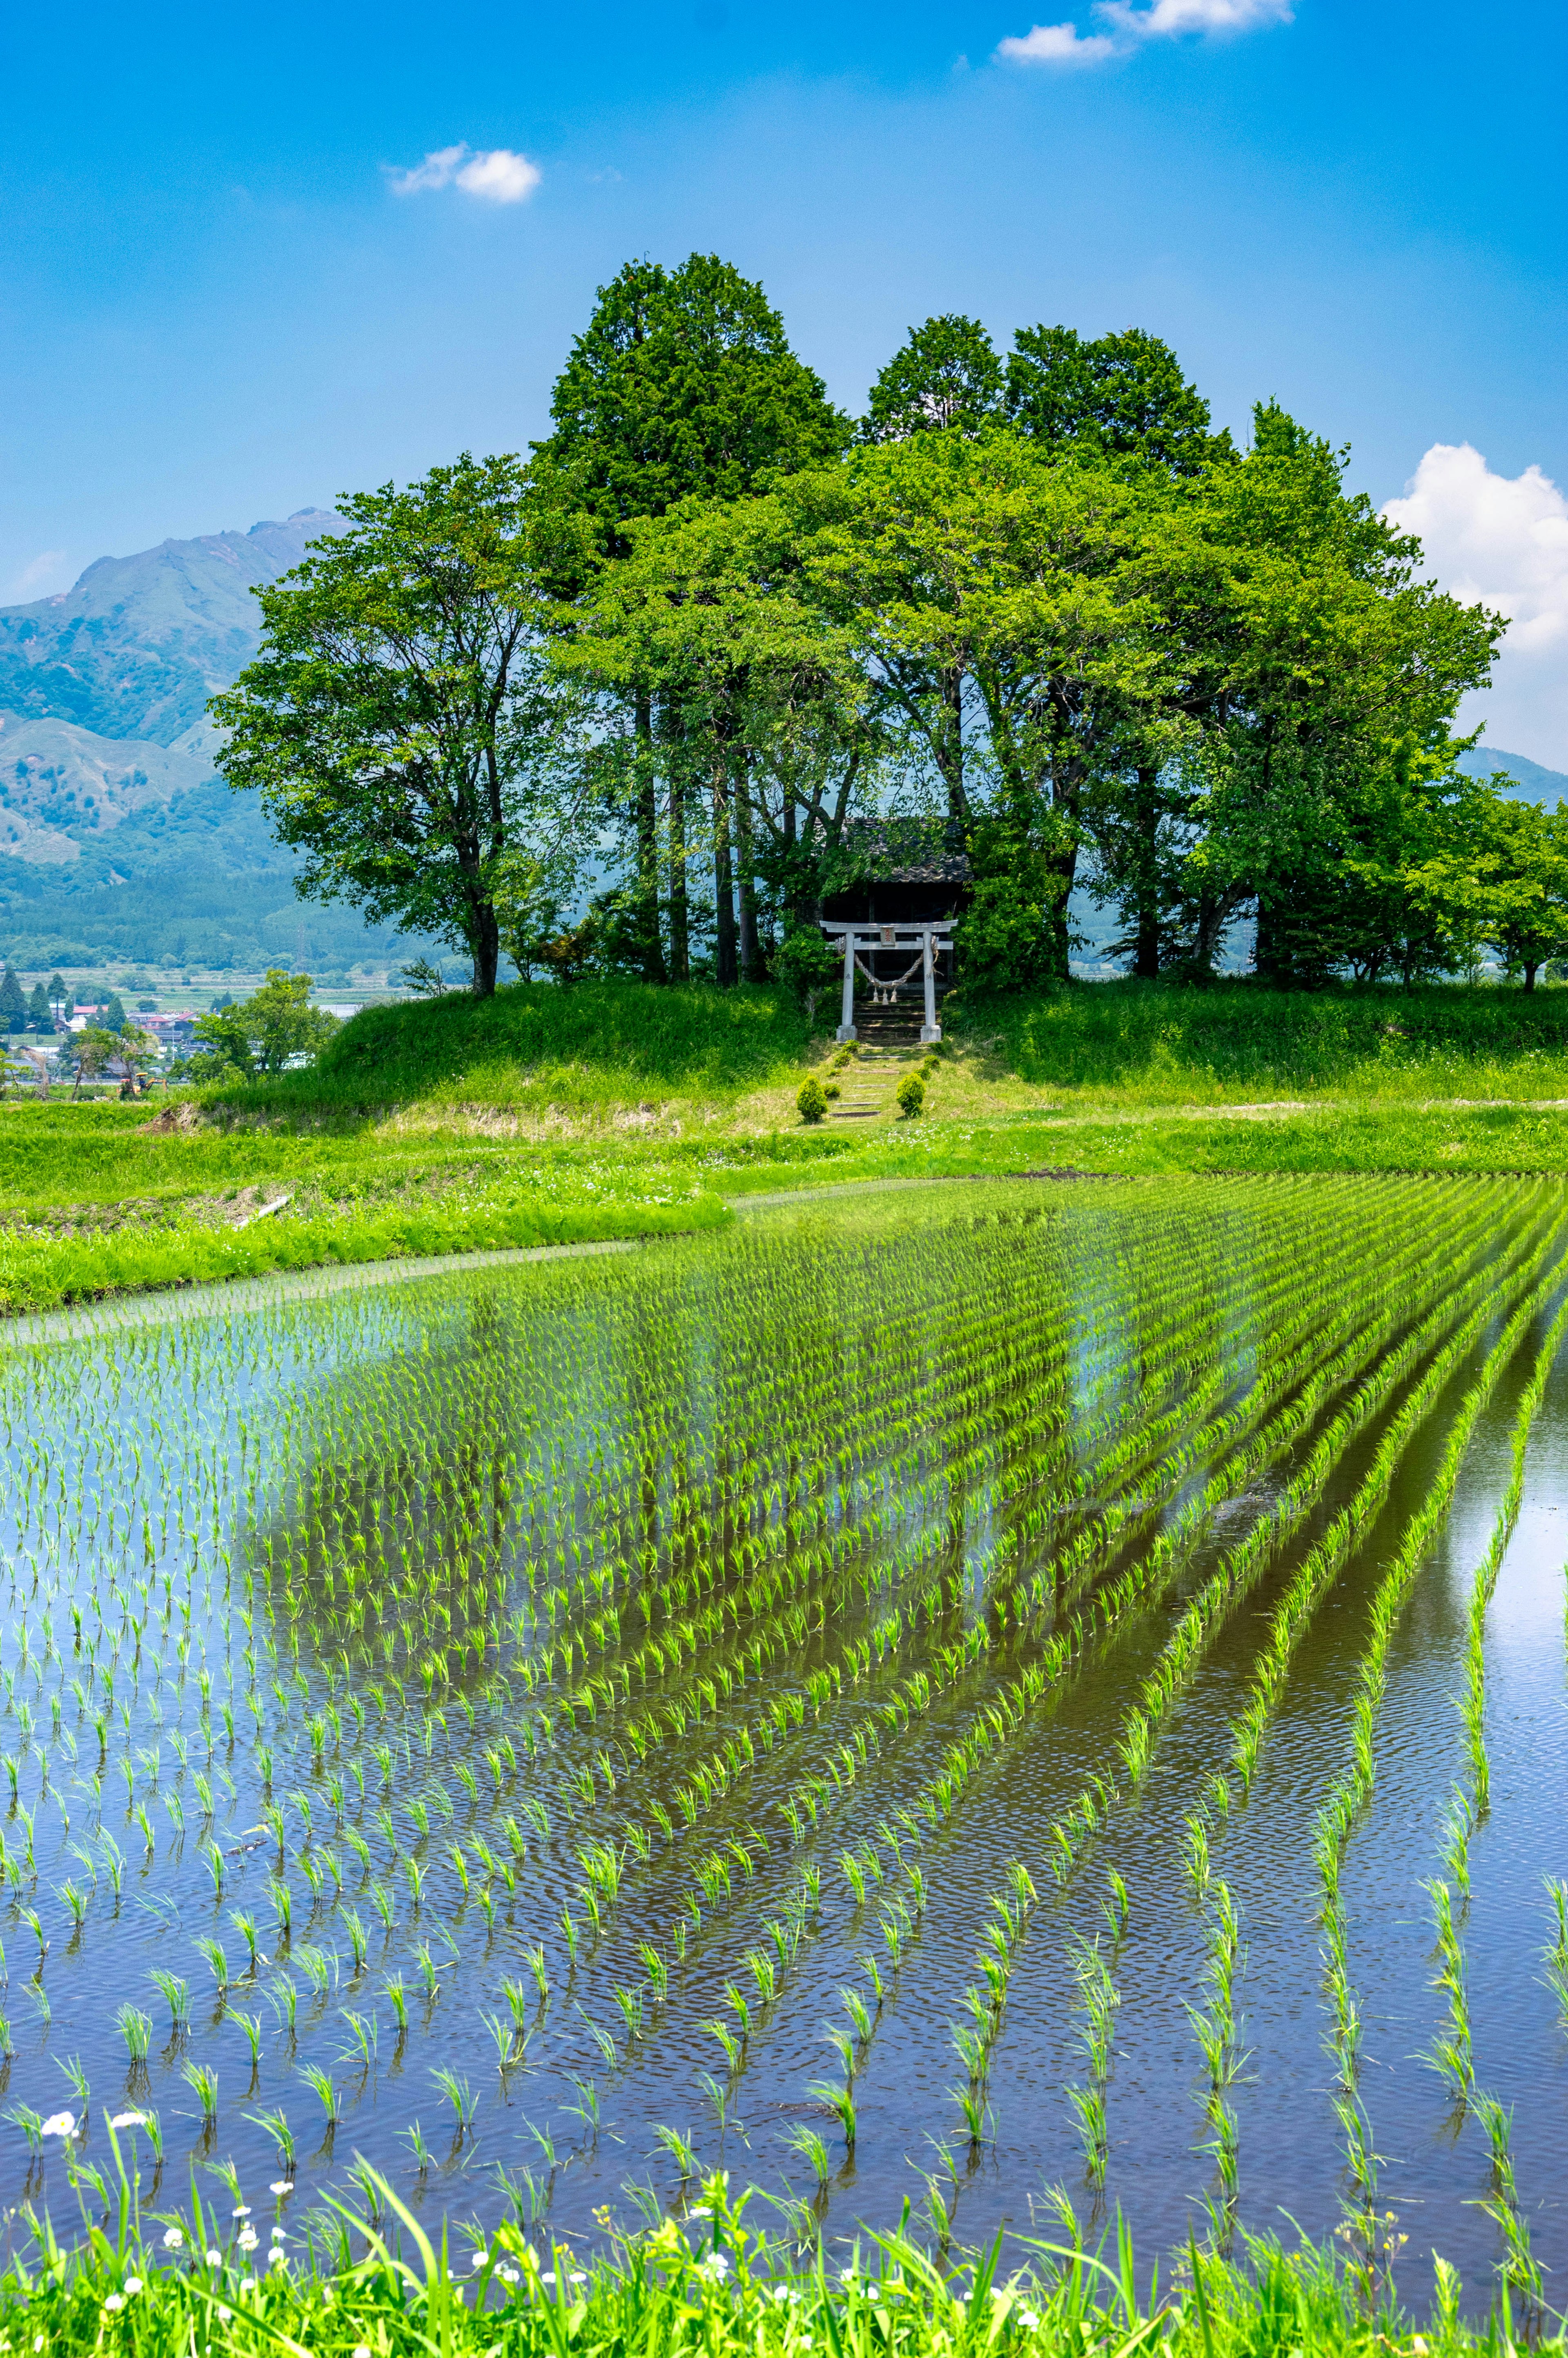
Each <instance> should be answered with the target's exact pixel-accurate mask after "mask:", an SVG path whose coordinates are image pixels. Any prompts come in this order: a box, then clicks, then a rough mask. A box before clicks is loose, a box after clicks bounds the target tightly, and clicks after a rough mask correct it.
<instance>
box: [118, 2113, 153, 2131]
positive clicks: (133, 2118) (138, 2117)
mask: <svg viewBox="0 0 1568 2358" xmlns="http://www.w3.org/2000/svg"><path fill="white" fill-rule="evenodd" d="M109 2125H110V2127H111V2128H112V2129H141V2128H146V2125H147V2116H146V2113H112V2114H111V2115H110V2116H109Z"/></svg>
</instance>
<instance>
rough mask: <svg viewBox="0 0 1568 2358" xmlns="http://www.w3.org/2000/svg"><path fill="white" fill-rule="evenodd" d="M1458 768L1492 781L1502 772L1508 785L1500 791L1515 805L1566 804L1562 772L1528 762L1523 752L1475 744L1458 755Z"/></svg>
mask: <svg viewBox="0 0 1568 2358" xmlns="http://www.w3.org/2000/svg"><path fill="white" fill-rule="evenodd" d="M1459 767H1460V768H1461V769H1462V770H1465V771H1467V772H1468V773H1469V775H1470V776H1471V777H1473V778H1492V777H1496V776H1497V774H1498V772H1499V771H1501V772H1503V773H1505V774H1506V776H1507V777H1508V778H1509V780H1510V781H1511V784H1509V785H1506V786H1504V787H1503V788H1502V789H1501V791H1502V792H1503V793H1504V794H1506V795H1509V799H1510V800H1511V801H1514V802H1523V803H1556V802H1568V776H1564V774H1563V772H1562V771H1561V770H1543V769H1542V768H1541V763H1539V762H1531V761H1529V760H1527V759H1526V757H1525V755H1524V754H1522V753H1501V752H1498V751H1497V750H1496V749H1495V747H1493V746H1490V745H1477V746H1476V747H1475V748H1474V749H1473V751H1472V752H1468V753H1462V754H1461V755H1460V757H1459Z"/></svg>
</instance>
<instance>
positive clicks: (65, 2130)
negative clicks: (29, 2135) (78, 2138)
mask: <svg viewBox="0 0 1568 2358" xmlns="http://www.w3.org/2000/svg"><path fill="white" fill-rule="evenodd" d="M38 2135H39V2136H63V2137H68V2136H75V2135H76V2115H75V2114H74V2113H51V2114H50V2115H49V2118H48V2120H47V2121H45V2122H44V2124H43V2125H42V2127H41V2128H40V2129H39V2131H38Z"/></svg>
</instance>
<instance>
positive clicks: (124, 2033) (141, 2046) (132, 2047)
mask: <svg viewBox="0 0 1568 2358" xmlns="http://www.w3.org/2000/svg"><path fill="white" fill-rule="evenodd" d="M114 2019H115V2021H116V2022H117V2023H118V2025H119V2027H120V2035H121V2037H122V2038H123V2039H124V2042H125V2056H126V2060H127V2061H129V2062H130V2063H131V2064H132V2065H133V2066H135V2065H136V2064H138V2063H145V2062H146V2060H147V2051H148V2049H149V2047H150V2046H151V2043H152V2035H153V2022H152V2017H151V2015H150V2014H144V2013H143V2012H142V2010H141V2008H140V2007H139V2006H129V2005H124V2006H119V2007H117V2008H116V2010H115V2014H114Z"/></svg>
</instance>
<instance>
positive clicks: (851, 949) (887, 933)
mask: <svg viewBox="0 0 1568 2358" xmlns="http://www.w3.org/2000/svg"><path fill="white" fill-rule="evenodd" d="M822 930H823V932H824V933H825V934H829V935H832V934H838V935H841V936H842V937H843V942H844V1003H843V1007H842V1009H841V1010H840V1020H839V1024H838V1037H839V1039H840V1040H854V1039H857V1038H858V1037H859V1036H860V1035H859V1034H858V1033H857V1032H856V1030H855V968H857V967H859V968H860V972H861V973H862V974H863V975H864V976H865V978H866V980H867V981H868V982H869V983H870V984H871V1004H872V1006H873V1007H892V1005H893V1003H894V1001H895V1000H896V998H897V994H898V990H899V987H900V985H901V984H903V983H906V982H907V981H908V980H909V979H910V977H911V976H912V975H914V974H915V973H917V972H918V973H920V974H921V975H922V976H923V978H924V980H925V1022H924V1023H923V1024H922V1025H921V1027H920V1037H921V1039H922V1041H923V1042H929V1041H933V1040H940V1038H941V1037H942V1026H941V1025H940V1023H938V1022H937V1021H936V960H937V959H938V958H939V957H942V956H943V954H944V953H945V952H946V953H950V952H951V950H952V947H953V936H952V932H951V930H950V928H949V927H948V926H946V925H824V926H823V928H822ZM862 949H866V950H905V949H913V950H914V953H915V956H914V961H913V963H912V964H911V965H909V966H908V967H906V968H905V969H904V971H903V974H901V975H895V976H894V977H893V979H892V981H888V980H885V979H883V978H882V977H881V976H879V975H875V974H873V973H872V972H871V968H870V967H869V966H868V965H867V964H866V961H865V959H864V958H863V957H861V956H860V952H861V950H862Z"/></svg>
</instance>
